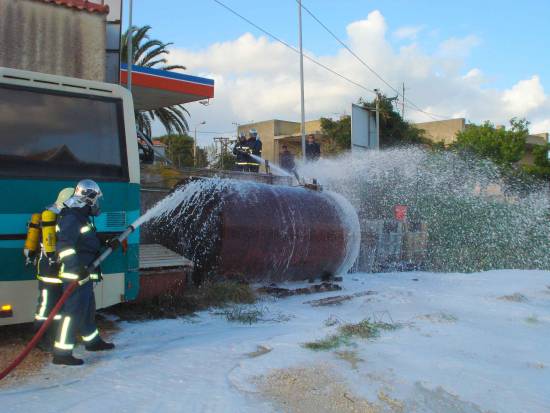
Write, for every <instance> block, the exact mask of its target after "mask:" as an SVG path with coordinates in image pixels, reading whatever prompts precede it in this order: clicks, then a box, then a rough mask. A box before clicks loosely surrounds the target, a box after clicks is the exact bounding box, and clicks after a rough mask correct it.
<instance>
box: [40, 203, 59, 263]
mask: <svg viewBox="0 0 550 413" xmlns="http://www.w3.org/2000/svg"><path fill="white" fill-rule="evenodd" d="M56 221H57V215H56V214H55V213H54V212H52V211H50V210H47V209H46V210H45V211H44V212H42V245H43V246H44V252H46V254H48V253H51V252H55V241H56V238H55V224H56Z"/></svg>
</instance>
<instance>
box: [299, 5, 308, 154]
mask: <svg viewBox="0 0 550 413" xmlns="http://www.w3.org/2000/svg"><path fill="white" fill-rule="evenodd" d="M298 42H299V44H300V99H301V101H300V103H301V110H302V122H301V127H300V132H301V134H302V159H303V160H304V162H305V160H306V112H305V103H304V51H303V48H302V1H301V0H298Z"/></svg>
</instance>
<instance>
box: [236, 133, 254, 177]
mask: <svg viewBox="0 0 550 413" xmlns="http://www.w3.org/2000/svg"><path fill="white" fill-rule="evenodd" d="M251 152H252V151H251V149H250V147H249V146H248V141H247V140H246V136H245V134H244V133H241V134H240V135H239V140H238V141H237V143H235V146H234V147H233V155H235V156H236V157H237V160H236V161H235V169H236V170H237V171H241V172H250V167H251V164H252V161H253V159H252V158H251V157H250V155H249V153H251Z"/></svg>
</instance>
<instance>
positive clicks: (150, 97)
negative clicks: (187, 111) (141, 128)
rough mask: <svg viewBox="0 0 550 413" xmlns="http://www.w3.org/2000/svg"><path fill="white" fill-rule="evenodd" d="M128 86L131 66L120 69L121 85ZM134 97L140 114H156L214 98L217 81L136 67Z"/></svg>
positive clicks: (133, 83) (134, 68) (134, 70)
mask: <svg viewBox="0 0 550 413" xmlns="http://www.w3.org/2000/svg"><path fill="white" fill-rule="evenodd" d="M127 82H128V66H127V65H126V64H122V65H121V67H120V83H121V84H123V85H126V84H127ZM132 95H133V97H134V107H135V109H137V110H152V109H158V108H161V107H166V106H173V105H179V104H182V103H189V102H196V101H198V100H204V99H210V98H213V97H214V80H213V79H207V78H204V77H198V76H190V75H186V74H183V73H178V72H170V71H167V70H159V69H152V68H149V67H142V66H136V65H132Z"/></svg>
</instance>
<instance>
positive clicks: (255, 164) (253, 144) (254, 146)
mask: <svg viewBox="0 0 550 413" xmlns="http://www.w3.org/2000/svg"><path fill="white" fill-rule="evenodd" d="M246 144H247V146H248V147H249V148H250V152H251V153H252V155H256V156H257V157H259V158H261V157H262V141H261V140H260V136H259V135H258V131H257V130H256V129H250V132H249V134H248V140H247V141H246ZM249 158H250V160H251V162H250V172H259V171H260V161H259V160H258V159H255V158H253V157H251V156H250V157H249Z"/></svg>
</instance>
